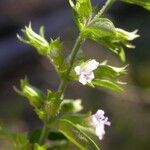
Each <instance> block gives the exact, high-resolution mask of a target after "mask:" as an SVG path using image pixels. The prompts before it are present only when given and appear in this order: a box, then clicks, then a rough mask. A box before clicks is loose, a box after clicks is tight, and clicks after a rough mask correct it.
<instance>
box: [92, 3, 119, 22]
mask: <svg viewBox="0 0 150 150" xmlns="http://www.w3.org/2000/svg"><path fill="white" fill-rule="evenodd" d="M115 1H116V0H107V1H106V3H105V5H104V6H103V7H102V9H101V10H100V11H99V12H98V14H97V15H96V16H95V17H94V18H93V19H92V21H91V22H90V23H92V22H93V21H95V20H96V19H97V18H99V17H101V16H103V14H105V13H106V12H107V11H108V9H109V8H110V7H111V6H112V5H113V4H114V2H115Z"/></svg>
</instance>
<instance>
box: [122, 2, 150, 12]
mask: <svg viewBox="0 0 150 150" xmlns="http://www.w3.org/2000/svg"><path fill="white" fill-rule="evenodd" d="M121 1H123V2H127V3H130V4H135V5H139V6H142V7H144V8H145V9H147V10H150V1H149V0H121Z"/></svg>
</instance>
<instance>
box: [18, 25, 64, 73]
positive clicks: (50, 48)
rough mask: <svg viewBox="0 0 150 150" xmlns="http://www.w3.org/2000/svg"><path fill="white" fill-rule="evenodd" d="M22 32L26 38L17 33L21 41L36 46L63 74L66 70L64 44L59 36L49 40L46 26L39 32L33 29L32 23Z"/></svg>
mask: <svg viewBox="0 0 150 150" xmlns="http://www.w3.org/2000/svg"><path fill="white" fill-rule="evenodd" d="M22 32H23V34H24V38H23V37H21V36H19V35H18V34H17V37H18V39H19V40H20V41H22V42H24V43H26V44H28V45H30V46H32V47H34V48H35V49H36V50H37V52H38V53H39V54H40V55H42V56H46V57H48V59H49V60H50V62H51V63H52V64H53V65H54V67H55V69H56V70H57V72H58V73H60V74H62V73H63V72H65V70H66V66H65V64H64V56H63V54H62V49H63V44H62V43H61V41H60V39H59V38H57V39H55V40H53V39H51V41H50V42H48V41H47V40H46V39H45V37H44V27H41V28H40V31H39V32H40V33H39V34H37V33H35V32H34V31H33V30H32V27H31V23H30V24H29V27H27V26H25V29H23V30H22Z"/></svg>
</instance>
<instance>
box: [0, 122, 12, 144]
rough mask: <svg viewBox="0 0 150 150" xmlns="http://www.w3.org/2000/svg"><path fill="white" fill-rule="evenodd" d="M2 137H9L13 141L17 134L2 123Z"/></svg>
mask: <svg viewBox="0 0 150 150" xmlns="http://www.w3.org/2000/svg"><path fill="white" fill-rule="evenodd" d="M0 137H2V138H3V137H4V138H7V139H8V140H10V141H13V140H14V138H15V134H13V133H12V132H11V131H9V130H8V129H7V128H6V127H5V126H4V125H2V124H1V123H0Z"/></svg>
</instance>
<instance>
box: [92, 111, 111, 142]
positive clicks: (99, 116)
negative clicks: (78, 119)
mask: <svg viewBox="0 0 150 150" xmlns="http://www.w3.org/2000/svg"><path fill="white" fill-rule="evenodd" d="M104 114H105V112H104V111H103V110H101V109H99V110H98V111H97V112H96V114H94V115H92V116H91V124H92V126H93V127H94V128H95V133H96V135H97V136H98V137H99V139H100V140H102V139H103V137H104V135H105V125H107V126H110V125H111V122H110V121H108V117H105V116H104Z"/></svg>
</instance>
